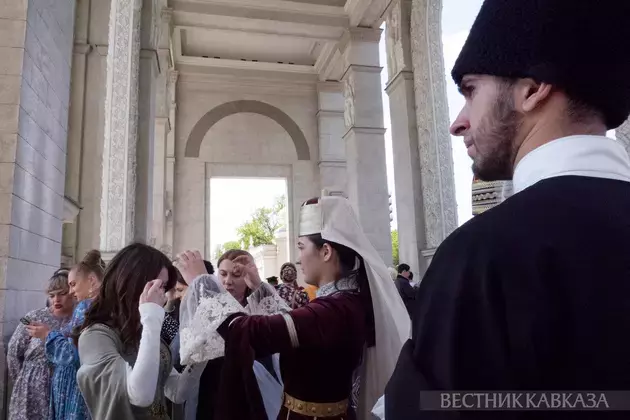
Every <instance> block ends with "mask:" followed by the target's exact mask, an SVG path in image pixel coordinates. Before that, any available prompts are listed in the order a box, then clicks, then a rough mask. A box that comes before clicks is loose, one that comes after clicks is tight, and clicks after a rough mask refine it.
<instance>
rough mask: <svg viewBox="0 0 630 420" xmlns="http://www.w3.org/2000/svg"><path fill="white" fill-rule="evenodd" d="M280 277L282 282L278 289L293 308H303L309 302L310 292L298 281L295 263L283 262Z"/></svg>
mask: <svg viewBox="0 0 630 420" xmlns="http://www.w3.org/2000/svg"><path fill="white" fill-rule="evenodd" d="M280 279H281V280H282V284H281V285H279V286H278V288H277V289H276V290H277V291H278V294H279V295H280V297H281V298H282V299H284V300H285V302H286V303H287V305H289V307H290V308H291V309H297V308H301V307H302V306H305V305H306V304H307V303H308V301H309V299H308V293H306V291H305V290H304V288H303V287H302V286H300V285H299V284H298V282H297V269H296V268H295V265H294V264H292V263H290V262H287V263H284V264H282V267H281V268H280Z"/></svg>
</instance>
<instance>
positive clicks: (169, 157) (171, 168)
mask: <svg viewBox="0 0 630 420" xmlns="http://www.w3.org/2000/svg"><path fill="white" fill-rule="evenodd" d="M178 77H179V73H178V72H177V71H175V70H169V71H168V112H169V122H170V127H171V129H170V130H169V132H168V134H167V135H166V174H165V182H164V188H165V200H164V215H165V216H164V217H165V228H164V247H163V248H164V251H165V253H166V254H167V255H169V256H170V255H172V254H173V252H174V250H173V241H174V234H173V224H174V218H173V212H174V211H175V208H174V206H175V123H176V119H175V115H176V112H177V102H176V99H177V79H178Z"/></svg>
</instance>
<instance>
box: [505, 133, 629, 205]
mask: <svg viewBox="0 0 630 420" xmlns="http://www.w3.org/2000/svg"><path fill="white" fill-rule="evenodd" d="M566 175H577V176H588V177H593V178H606V179H617V180H621V181H627V182H630V157H629V156H628V152H627V151H626V149H625V148H624V147H623V145H622V144H621V143H620V142H619V141H617V140H614V139H611V138H608V137H603V136H570V137H563V138H561V139H558V140H554V141H552V142H550V143H547V144H545V145H543V146H540V147H539V148H537V149H535V150H533V151H532V152H530V153H529V154H527V155H526V156H525V157H524V158H523V159H522V160H521V161H520V162H519V163H518V165H517V166H516V169H515V170H514V178H513V179H514V193H519V192H521V191H523V190H524V189H526V188H529V187H531V186H532V185H534V184H536V183H537V182H539V181H542V180H544V179H547V178H553V177H557V176H566Z"/></svg>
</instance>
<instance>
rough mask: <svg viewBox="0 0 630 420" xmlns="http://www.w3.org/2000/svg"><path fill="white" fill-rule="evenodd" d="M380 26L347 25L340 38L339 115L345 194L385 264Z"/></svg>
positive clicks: (388, 250) (388, 248) (387, 236)
mask: <svg viewBox="0 0 630 420" xmlns="http://www.w3.org/2000/svg"><path fill="white" fill-rule="evenodd" d="M380 37H381V30H380V29H371V28H370V29H368V28H351V29H349V30H348V31H347V32H346V34H345V35H344V38H343V39H342V41H341V43H340V50H341V52H342V57H343V60H344V61H343V63H344V68H345V71H344V76H343V78H342V80H343V83H344V98H345V111H344V117H345V118H344V119H345V125H346V130H347V131H346V134H345V135H344V137H343V138H344V140H345V142H346V157H347V159H348V161H347V168H348V196H349V199H350V200H351V201H352V203H353V204H354V207H355V210H356V212H357V214H358V217H359V221H360V222H361V224H362V226H363V229H364V231H365V233H366V235H367V237H368V238H369V239H370V241H371V242H372V244H373V245H374V247H375V248H376V250H377V251H378V252H379V253H380V255H381V257H382V258H383V260H384V261H385V263H386V264H388V265H389V264H391V262H392V242H391V230H390V220H389V194H388V191H387V172H386V163H385V136H384V135H385V128H384V127H383V125H384V124H383V101H382V96H381V95H382V93H381V70H382V69H381V67H380V66H379V52H378V43H379V40H380Z"/></svg>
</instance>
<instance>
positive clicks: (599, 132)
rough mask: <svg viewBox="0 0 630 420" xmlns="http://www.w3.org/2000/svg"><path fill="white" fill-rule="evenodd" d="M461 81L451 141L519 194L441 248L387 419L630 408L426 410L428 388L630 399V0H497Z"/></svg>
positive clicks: (419, 301)
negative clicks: (625, 142)
mask: <svg viewBox="0 0 630 420" xmlns="http://www.w3.org/2000/svg"><path fill="white" fill-rule="evenodd" d="M452 75H453V78H454V79H455V82H456V83H457V84H458V85H459V88H460V90H461V92H462V94H463V95H464V97H465V99H466V103H465V105H464V108H463V109H462V110H461V112H460V114H459V116H458V117H457V120H456V121H455V122H454V123H453V125H452V127H451V133H452V134H453V135H457V136H461V137H463V141H464V143H465V145H466V147H467V148H468V154H469V156H470V157H471V158H472V160H473V172H474V174H475V176H476V177H478V178H480V179H482V180H485V181H495V180H512V181H513V184H514V193H515V194H514V195H513V196H512V197H511V198H509V199H507V200H506V201H505V202H504V203H502V204H500V205H499V206H497V207H495V208H493V209H490V210H488V211H487V212H485V213H483V214H481V215H479V216H477V217H475V218H474V219H472V220H470V221H469V222H468V223H466V224H465V225H464V226H462V227H461V228H459V229H458V230H457V231H455V232H454V233H453V234H452V235H450V236H449V237H448V238H447V239H446V240H445V241H444V243H443V244H442V245H441V246H440V248H439V249H438V250H437V252H436V254H435V256H434V258H433V262H432V264H431V266H430V267H429V270H428V271H427V273H426V276H425V278H424V279H423V281H422V283H421V285H420V288H419V291H418V294H417V297H416V299H415V303H414V305H415V311H414V317H413V332H412V339H411V340H409V341H408V342H407V343H406V345H405V346H404V347H403V350H402V352H401V354H400V358H399V360H398V366H397V368H396V370H395V372H394V374H393V375H392V378H391V380H390V382H389V385H388V387H387V390H386V392H385V399H384V401H385V418H387V419H388V420H407V419H409V420H411V419H413V420H416V419H433V418H440V419H442V418H454V417H456V418H465V419H467V418H484V419H485V418H488V417H491V418H501V419H513V418H519V419H520V418H530V417H532V418H536V419H540V418H554V419H555V418H571V419H575V418H588V419H600V418H610V416H613V415H615V416H619V415H627V413H613V412H610V411H608V412H604V411H591V412H586V413H584V412H582V413H580V412H567V411H553V412H540V411H537V412H532V411H530V412H515V411H511V412H499V413H489V412H487V411H483V412H479V411H466V412H462V411H460V412H455V411H426V410H424V409H426V408H427V405H426V402H427V400H426V399H425V400H423V401H424V403H421V391H426V390H458V391H474V390H479V391H497V390H513V391H517V390H565V391H566V390H630V340H628V339H627V334H628V332H629V331H630V158H629V157H628V154H627V153H626V151H625V149H624V147H623V146H622V145H621V144H620V143H618V142H617V141H616V140H613V139H609V138H606V137H605V135H606V132H607V130H610V129H614V128H616V127H618V126H619V125H621V124H622V123H623V122H624V121H625V120H626V119H627V118H628V114H630V2H629V1H627V0H598V1H592V0H486V1H485V3H484V4H483V6H482V8H481V11H480V13H479V16H478V17H477V19H476V21H475V24H474V25H473V27H472V30H471V32H470V35H469V37H468V40H467V41H466V44H465V45H464V48H463V50H462V52H461V55H460V56H459V58H458V60H457V62H456V64H455V67H454V69H453V72H452ZM422 395H427V394H422ZM423 404H424V405H423ZM473 407H476V406H473ZM492 407H493V406H492V405H491V406H490V408H492ZM494 407H497V406H496V405H494ZM598 407H599V408H604V406H603V405H601V404H600V405H598ZM564 408H567V407H564ZM577 408H585V407H583V406H578V407H577ZM492 414H494V415H492ZM495 416H496V417H495ZM582 416H584V417H582Z"/></svg>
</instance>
